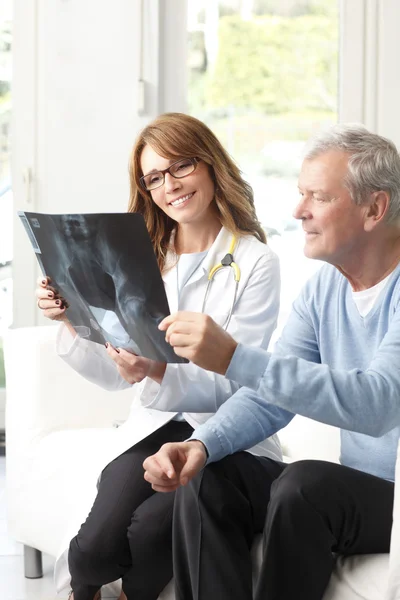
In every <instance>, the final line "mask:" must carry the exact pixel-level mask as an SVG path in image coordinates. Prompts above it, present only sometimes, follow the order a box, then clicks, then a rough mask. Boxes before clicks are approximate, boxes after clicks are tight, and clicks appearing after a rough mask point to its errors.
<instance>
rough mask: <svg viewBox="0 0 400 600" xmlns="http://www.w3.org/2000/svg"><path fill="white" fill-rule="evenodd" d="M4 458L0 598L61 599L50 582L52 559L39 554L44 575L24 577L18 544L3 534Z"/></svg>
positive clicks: (0, 504) (1, 470) (1, 467)
mask: <svg viewBox="0 0 400 600" xmlns="http://www.w3.org/2000/svg"><path fill="white" fill-rule="evenodd" d="M5 475H6V464H5V458H4V457H3V456H2V457H0V599H1V600H56V599H57V600H61V598H60V597H57V595H56V592H55V588H54V584H53V564H54V560H53V559H52V558H51V557H50V556H45V555H44V556H43V571H44V575H43V577H42V578H41V579H25V577H24V558H23V548H22V545H21V544H17V543H16V542H15V541H14V540H12V539H11V538H10V537H9V535H8V533H7V520H6V500H5Z"/></svg>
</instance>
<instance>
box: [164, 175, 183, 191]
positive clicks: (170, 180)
mask: <svg viewBox="0 0 400 600" xmlns="http://www.w3.org/2000/svg"><path fill="white" fill-rule="evenodd" d="M164 177H165V179H164V181H165V191H166V192H172V191H174V190H176V189H178V188H179V186H180V183H179V179H177V178H176V177H172V175H171V174H170V173H165V176H164Z"/></svg>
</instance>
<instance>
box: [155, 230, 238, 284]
mask: <svg viewBox="0 0 400 600" xmlns="http://www.w3.org/2000/svg"><path fill="white" fill-rule="evenodd" d="M231 240H232V233H231V232H230V231H228V230H227V229H225V227H221V230H220V232H219V233H218V235H217V237H216V238H215V240H214V242H213V244H212V246H211V248H210V249H209V251H208V253H207V256H206V257H205V259H204V260H203V261H202V263H201V264H200V266H199V267H198V268H197V269H196V271H195V272H194V273H193V275H192V276H191V278H190V283H194V282H195V281H197V280H198V279H200V277H202V276H203V275H204V273H206V274H207V275H208V273H209V271H210V269H212V268H213V267H214V265H216V264H218V263H219V262H221V259H222V258H223V257H224V256H225V254H227V252H228V250H229V245H230V243H231ZM170 248H171V250H169V251H168V253H167V256H166V261H165V266H166V268H165V271H164V273H163V275H162V278H163V281H164V284H166V285H168V284H169V283H171V281H172V280H174V279H175V278H176V273H175V266H176V262H177V256H176V254H175V252H174V251H173V237H171V241H170Z"/></svg>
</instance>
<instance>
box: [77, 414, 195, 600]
mask: <svg viewBox="0 0 400 600" xmlns="http://www.w3.org/2000/svg"><path fill="white" fill-rule="evenodd" d="M192 431H193V429H192V427H191V426H190V425H189V424H188V423H186V422H179V421H170V422H169V423H167V424H166V425H164V426H163V427H162V428H160V429H158V430H157V431H155V432H154V433H153V434H151V435H150V436H149V437H147V438H146V439H144V440H142V441H141V442H139V443H138V444H136V445H135V446H133V447H132V448H130V449H129V450H127V451H126V452H124V454H121V455H120V456H118V457H117V458H116V459H115V460H113V461H112V462H111V463H110V464H109V465H107V467H106V468H105V469H104V470H103V472H102V475H101V480H100V484H99V489H98V493H97V496H96V499H95V501H94V504H93V507H92V509H91V511H90V514H89V516H88V518H87V519H86V521H85V523H84V524H83V525H82V526H81V528H80V530H79V532H78V535H77V536H76V537H74V538H73V539H72V540H71V543H70V547H69V554H68V563H69V570H70V573H71V587H72V589H73V592H74V599H75V600H93V596H94V594H95V593H96V591H97V590H98V589H99V588H100V587H101V586H102V585H104V584H106V583H109V582H111V581H115V580H116V579H119V578H122V588H123V590H124V592H125V594H126V596H127V598H128V600H138V599H140V600H156V599H157V598H158V596H159V594H160V592H161V591H162V590H163V589H164V587H165V586H166V585H167V583H168V582H169V580H170V579H171V578H172V512H173V502H174V494H157V493H155V492H154V491H153V490H152V489H151V486H150V484H149V483H147V482H146V481H145V480H144V478H143V466H142V464H143V461H144V459H145V458H147V457H148V456H150V455H151V454H154V453H155V452H157V451H158V450H159V448H160V446H161V445H162V444H164V443H165V442H167V441H169V442H172V441H183V440H185V439H186V438H187V437H189V436H190V435H191V432H192ZM72 492H73V493H79V490H76V491H75V490H72Z"/></svg>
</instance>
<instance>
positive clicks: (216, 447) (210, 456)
mask: <svg viewBox="0 0 400 600" xmlns="http://www.w3.org/2000/svg"><path fill="white" fill-rule="evenodd" d="M191 440H198V441H199V442H202V443H203V444H204V446H205V448H206V452H207V462H206V464H207V465H208V463H212V462H217V461H218V460H221V459H222V458H224V457H225V456H226V455H227V454H230V452H229V449H228V448H226V446H225V445H224V444H223V443H222V440H221V439H220V438H219V436H218V432H217V430H215V429H213V428H212V427H210V426H209V425H208V424H207V423H204V424H203V425H200V427H196V429H195V431H194V432H193V435H192V436H191V437H190V438H189V439H188V440H187V441H188V442H190V441H191Z"/></svg>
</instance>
